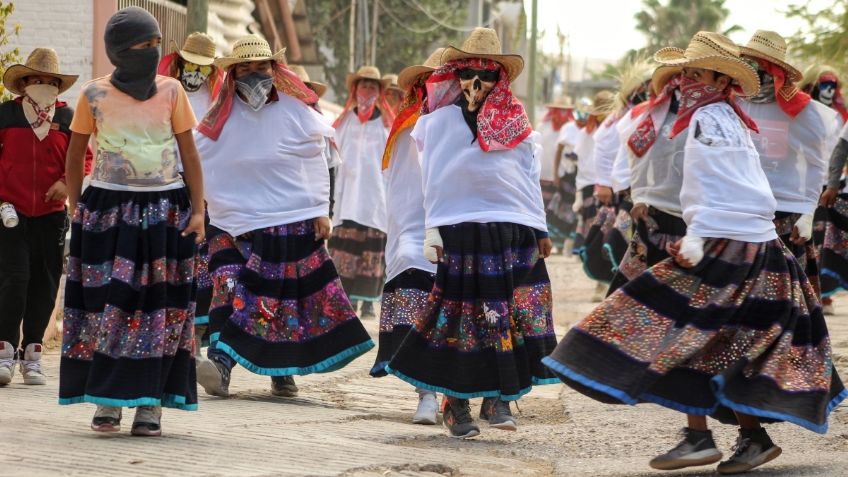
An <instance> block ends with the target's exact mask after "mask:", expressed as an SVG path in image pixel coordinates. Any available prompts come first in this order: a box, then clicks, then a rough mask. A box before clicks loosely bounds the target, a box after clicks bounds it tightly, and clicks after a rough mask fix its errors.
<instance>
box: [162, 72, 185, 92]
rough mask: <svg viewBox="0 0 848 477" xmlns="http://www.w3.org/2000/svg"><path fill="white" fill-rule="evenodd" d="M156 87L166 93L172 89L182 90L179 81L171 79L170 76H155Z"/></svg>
mask: <svg viewBox="0 0 848 477" xmlns="http://www.w3.org/2000/svg"><path fill="white" fill-rule="evenodd" d="M156 87H157V88H163V89H165V90H166V91H168V90H172V89H182V88H183V85H182V84H181V83H180V82H179V80H177V79H174V78H171V77H170V76H165V75H156Z"/></svg>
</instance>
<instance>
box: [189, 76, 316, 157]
mask: <svg viewBox="0 0 848 477" xmlns="http://www.w3.org/2000/svg"><path fill="white" fill-rule="evenodd" d="M234 69H235V65H233V66H232V67H230V71H229V73H228V74H227V80H226V81H225V82H224V85H223V87H222V88H221V93H220V94H219V95H218V97H217V98H215V102H214V103H212V106H210V108H209V112H207V113H206V116H205V117H204V118H203V120H202V121H201V122H200V124H199V125H198V126H197V131H198V132H199V133H200V134H203V135H204V136H206V137H208V138H209V139H212V140H213V141H217V140H218V137H220V136H221V131H223V130H224V125H225V124H226V123H227V118H229V117H230V113H231V112H232V110H233V98H235V95H236V87H235V74H234V73H233V70H234ZM274 87H275V88H276V89H277V92H278V93H283V94H287V95H289V96H291V97H293V98H297V99H299V100H301V101H303V102H304V103H306V104H307V105H312V104H315V103H317V102H318V95H317V94H315V92H314V91H312V90H311V89H309V87H307V86H306V85H305V84H303V81H301V80H300V78H299V77H298V76H297V75H296V74H295V73H294V72H293V71H291V70H290V69H288V68H287V67H286V66H285V65H282V64H280V63H274Z"/></svg>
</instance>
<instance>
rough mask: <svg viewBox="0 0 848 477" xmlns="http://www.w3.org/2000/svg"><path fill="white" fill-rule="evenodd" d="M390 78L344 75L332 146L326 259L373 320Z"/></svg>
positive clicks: (367, 71) (370, 73)
mask: <svg viewBox="0 0 848 477" xmlns="http://www.w3.org/2000/svg"><path fill="white" fill-rule="evenodd" d="M389 81H390V80H388V79H382V78H381V77H380V71H379V70H378V69H377V68H375V67H373V66H363V67H361V68H359V70H358V71H357V72H356V73H350V74H348V76H347V87H348V90H349V95H348V100H347V103H346V105H345V109H344V111H342V113H341V114H340V115H339V117H338V118H337V119H336V122H335V123H334V124H333V126H334V127H335V128H336V138H335V142H336V145H337V146H338V148H339V155H340V156H341V159H342V164H341V165H340V166H339V168H338V173H337V175H336V183H335V203H334V210H333V225H334V226H335V228H334V230H333V238H332V239H331V240H330V244H329V247H330V254H331V256H332V257H333V262H335V264H336V268H338V270H339V275H341V277H342V284H343V285H344V288H345V291H346V292H347V294H348V296H350V298H351V300H353V301H354V309H356V308H357V305H358V304H359V302H362V308H361V310H360V313H361V315H360V316H362V317H363V318H366V317H371V318H373V317H374V308H373V303H374V302H378V301H380V297H381V295H382V291H383V281H384V276H385V270H386V260H385V255H384V249H385V248H386V230H387V226H388V225H387V222H386V188H385V185H384V183H383V175H382V173H381V166H380V164H381V162H382V157H383V149H384V148H385V147H386V140H387V138H388V135H389V128H390V127H391V125H392V121H394V113H393V112H392V111H393V109H392V108H391V106H389V104H388V103H387V102H386V97H385V90H386V88H387V87H388V85H389Z"/></svg>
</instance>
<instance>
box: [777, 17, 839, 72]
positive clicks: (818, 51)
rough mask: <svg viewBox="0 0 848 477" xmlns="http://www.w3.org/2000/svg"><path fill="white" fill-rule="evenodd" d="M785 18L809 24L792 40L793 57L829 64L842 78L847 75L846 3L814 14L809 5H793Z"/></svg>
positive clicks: (790, 43)
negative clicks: (796, 19)
mask: <svg viewBox="0 0 848 477" xmlns="http://www.w3.org/2000/svg"><path fill="white" fill-rule="evenodd" d="M786 16H787V17H789V18H798V19H801V20H803V21H804V23H805V24H806V25H805V26H804V27H803V28H802V29H801V30H799V31H798V32H797V33H795V35H793V36H792V37H791V39H790V40H789V45H790V54H791V55H792V56H793V57H795V58H798V59H802V60H804V61H806V62H817V63H827V64H829V65H830V66H832V67H834V68H836V69H838V70H839V72H841V73H842V74H843V75H844V74H846V73H848V33H846V32H848V6H846V4H845V2H844V1H834V2H833V4H832V5H831V6H830V7H828V8H823V9H821V10H814V9H813V8H811V7H810V5H809V3H804V4H796V5H790V6H789V8H788V9H787V11H786Z"/></svg>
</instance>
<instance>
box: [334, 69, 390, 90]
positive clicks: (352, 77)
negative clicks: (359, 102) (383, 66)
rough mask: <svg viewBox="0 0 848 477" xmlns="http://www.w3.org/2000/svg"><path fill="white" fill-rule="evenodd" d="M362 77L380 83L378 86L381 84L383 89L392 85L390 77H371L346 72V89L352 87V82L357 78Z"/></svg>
mask: <svg viewBox="0 0 848 477" xmlns="http://www.w3.org/2000/svg"><path fill="white" fill-rule="evenodd" d="M363 79H366V80H371V81H376V82H378V83H380V86H382V88H383V89H384V90H385V89H387V88H388V87H389V86H391V85H392V80H391V79H383V78H371V77H370V76H362V75H359V74H356V73H348V74H347V78H345V85H346V86H347V89H348V90H349V89H351V88H352V87H353V84H354V83H356V82H357V81H359V80H363Z"/></svg>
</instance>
